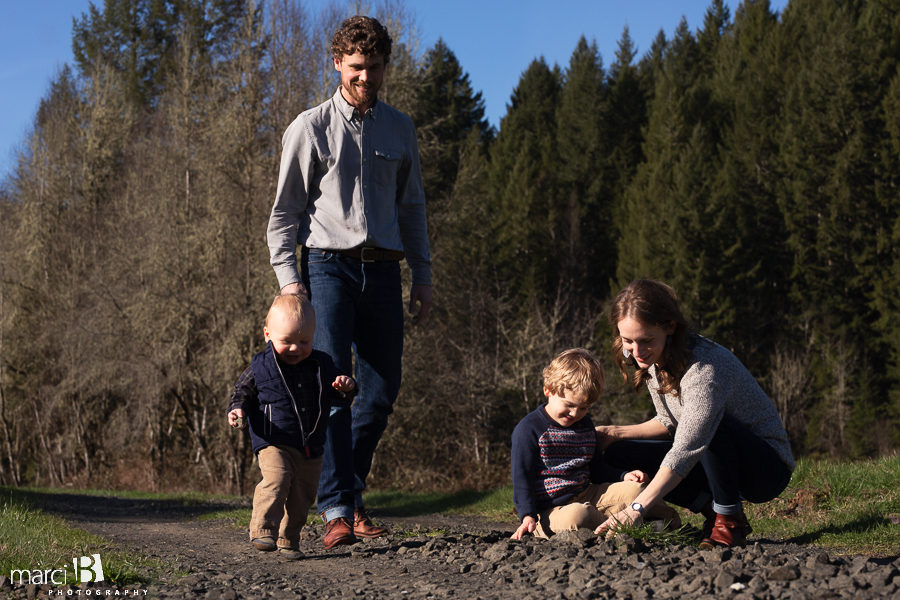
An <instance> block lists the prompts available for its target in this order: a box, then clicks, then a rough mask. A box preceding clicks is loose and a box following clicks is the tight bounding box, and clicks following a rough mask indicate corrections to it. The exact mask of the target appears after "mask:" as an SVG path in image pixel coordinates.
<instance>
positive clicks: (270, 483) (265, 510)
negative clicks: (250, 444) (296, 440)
mask: <svg viewBox="0 0 900 600" xmlns="http://www.w3.org/2000/svg"><path fill="white" fill-rule="evenodd" d="M257 459H258V460H259V470H260V471H262V481H260V482H259V483H258V484H257V486H256V490H255V491H254V492H253V515H252V516H251V517H250V539H251V540H252V539H254V538H258V537H272V538H276V539H277V544H278V546H279V547H280V548H297V547H298V545H299V544H300V529H301V528H302V527H303V526H304V525H305V524H306V516H307V514H308V513H309V508H310V507H311V506H312V504H313V502H314V501H315V499H316V488H317V487H318V485H319V473H321V471H322V458H321V457H319V458H306V457H305V456H304V455H303V453H302V452H300V450H298V449H297V448H288V447H287V446H267V447H265V448H263V449H262V450H260V451H259V453H258V454H257Z"/></svg>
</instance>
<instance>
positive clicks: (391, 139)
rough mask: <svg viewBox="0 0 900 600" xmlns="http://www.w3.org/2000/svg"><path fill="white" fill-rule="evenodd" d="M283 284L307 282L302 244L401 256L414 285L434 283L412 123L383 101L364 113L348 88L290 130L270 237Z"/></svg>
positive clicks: (304, 115) (284, 143) (284, 142)
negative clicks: (348, 96) (300, 267)
mask: <svg viewBox="0 0 900 600" xmlns="http://www.w3.org/2000/svg"><path fill="white" fill-rule="evenodd" d="M267 238H268V244H269V254H270V258H271V263H272V267H273V268H274V269H275V275H276V276H277V277H278V283H279V285H280V286H281V287H284V286H286V285H288V284H290V283H296V282H299V281H300V276H299V274H298V272H297V254H296V251H297V244H301V245H304V246H307V247H309V248H319V249H322V250H346V249H348V248H355V247H357V246H363V245H365V246H373V247H377V248H385V249H388V250H402V251H403V252H405V254H406V261H407V263H409V266H410V268H411V269H412V277H413V283H414V284H423V285H431V256H430V251H429V246H428V228H427V224H426V221H425V192H424V188H423V186H422V172H421V168H420V166H419V148H418V145H417V143H416V130H415V126H414V125H413V122H412V119H410V118H409V117H408V116H406V115H405V114H403V113H401V112H400V111H398V110H397V109H395V108H393V107H391V106H389V105H387V104H385V103H384V102H376V103H375V106H373V107H372V108H371V109H370V110H369V111H367V112H366V114H365V115H360V114H359V111H357V110H356V108H354V107H353V106H351V105H350V104H349V103H348V102H347V101H346V100H345V99H344V97H343V96H342V95H341V90H340V88H338V90H337V92H336V93H335V94H334V96H332V98H331V99H330V100H327V101H325V102H323V103H322V104H320V105H319V106H316V107H315V108H311V109H310V110H307V111H305V112H303V113H302V114H300V116H298V117H297V118H296V119H295V120H294V122H293V123H291V124H290V126H289V127H288V128H287V130H286V131H285V132H284V137H283V138H282V153H281V170H280V172H279V175H278V190H277V192H276V194H275V204H274V205H273V206H272V214H271V215H270V216H269V228H268V231H267Z"/></svg>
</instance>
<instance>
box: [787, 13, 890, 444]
mask: <svg viewBox="0 0 900 600" xmlns="http://www.w3.org/2000/svg"><path fill="white" fill-rule="evenodd" d="M862 4H863V2H847V3H842V4H830V3H826V4H822V3H818V2H810V1H807V0H797V1H795V2H794V3H792V5H791V10H790V11H785V15H784V24H785V33H786V34H787V35H788V36H789V39H790V40H791V41H792V42H793V44H794V48H795V53H794V55H793V60H794V64H793V67H794V69H793V70H792V71H791V72H789V73H788V76H789V79H788V81H789V86H788V88H787V90H786V101H785V119H784V123H783V124H782V127H781V131H782V132H783V138H782V140H781V148H782V155H781V159H782V161H783V162H784V168H785V171H786V172H787V173H788V174H789V178H786V179H785V180H784V185H783V189H782V190H780V193H779V202H780V207H781V211H782V214H783V216H784V219H785V223H786V226H787V232H788V236H789V237H788V243H789V247H790V249H791V253H792V255H793V260H792V273H791V284H792V289H791V296H792V301H793V303H794V306H795V314H803V315H807V316H808V318H809V320H810V321H811V322H812V324H813V327H814V329H813V335H814V336H815V340H816V343H817V344H819V345H820V346H822V347H821V350H820V356H819V360H818V361H817V365H816V379H817V385H818V387H819V389H820V390H822V392H823V393H822V396H821V400H820V402H819V406H818V407H817V411H816V412H817V417H818V418H817V423H818V424H819V425H821V427H814V428H812V429H811V430H810V437H809V443H810V444H811V445H812V446H813V447H819V448H821V449H823V450H829V451H834V450H838V451H841V450H848V449H852V451H853V452H854V453H856V454H869V453H872V452H874V451H876V450H877V448H878V446H879V445H881V444H884V443H885V442H884V441H883V440H884V438H885V436H884V435H882V436H881V439H882V441H879V436H877V435H872V432H871V428H872V427H873V426H874V425H875V424H876V423H877V421H878V420H879V418H880V417H881V416H882V414H883V413H882V411H883V410H884V409H885V406H884V402H885V394H884V382H883V379H882V377H883V375H882V374H883V373H884V372H885V368H886V365H885V363H884V357H885V356H886V355H887V354H888V352H887V350H886V348H885V347H884V346H883V338H881V336H880V335H879V332H877V331H876V330H874V329H873V327H872V325H873V323H874V322H875V321H876V319H877V316H878V315H877V313H875V312H874V310H873V308H874V304H873V293H874V288H873V285H874V283H875V281H876V273H878V272H879V271H880V270H881V269H882V268H884V267H885V265H884V264H882V262H883V259H882V258H881V257H879V254H878V252H877V246H876V240H877V239H878V237H879V236H878V230H879V229H880V228H881V223H883V222H884V216H885V215H884V212H883V206H882V205H881V204H880V203H879V202H878V199H877V193H876V188H877V186H878V180H879V177H878V175H877V173H878V172H879V167H880V165H879V164H878V162H879V161H878V158H877V156H875V155H874V154H873V153H872V151H871V149H872V148H877V147H878V146H879V141H880V138H881V136H882V133H881V132H882V131H883V124H882V122H881V121H880V120H879V119H878V115H879V111H880V102H881V100H880V92H879V79H880V77H881V73H880V71H882V70H883V68H884V67H883V64H882V62H881V60H880V57H877V56H872V54H871V52H872V50H873V49H874V48H876V47H877V44H876V43H875V40H874V39H872V38H871V37H869V36H868V35H867V34H866V32H865V31H864V30H862V29H861V28H860V27H859V23H860V15H861V13H862ZM822 427H824V428H825V429H822ZM829 428H837V430H838V432H837V433H836V434H835V433H832V431H831V430H830V429H829Z"/></svg>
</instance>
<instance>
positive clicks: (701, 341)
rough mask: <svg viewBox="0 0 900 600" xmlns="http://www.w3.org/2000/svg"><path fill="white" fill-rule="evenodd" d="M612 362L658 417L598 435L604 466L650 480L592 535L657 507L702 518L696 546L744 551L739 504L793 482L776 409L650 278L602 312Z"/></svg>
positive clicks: (661, 285)
mask: <svg viewBox="0 0 900 600" xmlns="http://www.w3.org/2000/svg"><path fill="white" fill-rule="evenodd" d="M610 323H611V324H612V326H613V329H614V332H615V336H616V337H615V340H614V342H613V351H614V353H615V360H616V363H617V365H618V367H619V370H620V371H621V372H622V375H623V377H625V379H626V380H627V378H628V375H627V371H626V365H630V366H631V367H634V369H635V372H634V375H633V380H632V383H633V385H634V389H635V391H639V390H640V388H641V387H643V386H644V385H646V386H647V389H648V390H649V391H650V396H651V398H652V400H653V405H654V407H655V409H656V416H655V417H654V418H653V419H651V420H649V421H646V422H644V423H640V424H636V425H622V426H617V425H610V426H600V427H597V428H596V430H597V434H598V438H599V440H598V441H599V443H600V445H601V447H605V448H606V455H605V459H606V461H607V462H608V463H609V464H611V465H615V466H618V467H621V468H623V469H640V470H642V471H644V472H646V473H647V474H648V475H650V476H651V477H652V479H651V480H650V483H649V484H648V485H647V487H646V488H645V489H644V491H643V492H641V493H640V494H639V495H638V497H637V498H636V499H635V501H634V503H632V504H631V505H630V506H629V507H627V508H625V509H624V510H622V511H620V512H619V513H617V514H615V515H613V516H611V517H610V518H609V519H607V520H606V521H605V522H603V523H602V524H601V525H600V526H599V527H598V528H597V530H596V532H597V533H598V534H603V533H608V532H611V531H614V530H615V529H616V527H617V526H618V524H619V523H623V522H638V521H640V520H641V518H642V517H643V514H644V512H645V511H646V510H647V508H648V507H650V506H653V505H654V504H655V503H656V502H658V501H660V500H662V499H665V500H667V501H669V502H672V503H673V504H677V505H679V506H682V507H685V508H688V509H690V510H692V511H694V512H698V513H702V514H703V515H704V516H705V517H706V521H705V523H704V526H703V540H702V542H701V544H700V546H701V548H712V547H715V546H743V545H745V543H746V539H747V535H748V534H749V533H750V532H751V531H752V529H751V527H750V524H749V523H748V522H747V518H746V516H745V515H744V510H743V504H742V501H744V500H746V501H750V502H767V501H769V500H771V499H773V498H775V497H776V496H778V494H780V493H781V492H782V491H783V490H784V488H785V487H787V484H788V482H789V481H790V478H791V473H792V472H793V470H794V459H793V456H792V454H791V448H790V444H789V443H788V438H787V433H786V432H785V430H784V426H783V425H782V422H781V418H780V417H779V416H778V412H777V410H776V409H775V406H774V404H773V403H772V401H771V400H770V399H769V397H768V396H767V395H766V393H765V392H764V391H763V390H762V388H761V387H760V386H759V384H758V383H757V381H756V380H755V379H754V378H753V376H752V375H751V374H750V373H749V371H747V369H746V368H745V367H744V366H743V365H742V364H741V362H740V361H739V360H738V359H737V357H735V356H734V354H732V353H731V352H729V351H728V350H727V349H725V348H723V347H722V346H720V345H718V344H716V343H715V342H713V341H711V340H708V339H706V338H704V337H702V336H699V335H697V334H694V333H691V332H690V331H689V330H688V326H687V323H686V321H685V319H684V317H683V316H682V313H681V310H680V308H679V305H678V298H677V296H676V294H675V291H674V290H673V289H672V288H671V287H669V286H668V285H666V284H664V283H662V282H659V281H654V280H649V279H641V280H636V281H633V282H632V283H630V284H629V285H628V286H627V287H625V288H624V289H623V290H622V291H621V292H619V294H618V295H617V296H616V298H615V301H614V304H613V307H612V309H611V313H610Z"/></svg>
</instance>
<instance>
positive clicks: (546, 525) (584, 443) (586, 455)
mask: <svg viewBox="0 0 900 600" xmlns="http://www.w3.org/2000/svg"><path fill="white" fill-rule="evenodd" d="M543 377H544V395H545V396H546V397H547V403H546V404H544V405H541V406H539V407H538V408H537V409H536V410H534V411H533V412H531V413H530V414H528V415H526V416H525V418H523V419H522V420H521V421H520V422H519V424H518V425H516V428H515V429H514V430H513V435H512V457H511V458H512V478H513V503H514V504H515V507H516V511H517V512H518V514H519V518H520V519H521V521H522V523H521V525H519V527H518V529H516V531H515V533H513V535H512V538H513V539H516V540H518V539H521V537H522V536H523V535H524V534H526V533H533V534H534V535H535V536H537V537H543V538H547V537H549V536H551V535H553V534H554V533H555V532H558V531H563V530H566V529H572V530H575V529H579V528H583V527H584V528H588V529H591V530H593V529H595V528H596V527H597V526H598V525H600V523H602V522H603V521H605V520H606V519H607V517H609V516H610V515H614V514H616V513H617V512H619V511H620V510H622V509H624V508H625V507H626V506H628V505H629V504H630V503H631V502H633V501H634V499H635V498H636V497H637V495H638V494H639V493H640V491H641V489H642V487H643V486H642V485H641V484H642V482H644V481H646V475H645V474H644V473H643V472H641V471H631V472H629V473H622V472H621V471H619V470H617V469H614V468H613V467H610V466H609V465H607V464H605V463H604V462H603V460H602V456H601V452H600V448H599V447H598V446H597V435H596V431H595V430H594V424H593V423H592V422H591V418H590V417H589V416H588V414H587V413H588V409H589V408H590V407H591V406H592V405H593V404H594V403H595V402H596V401H597V400H598V399H599V398H600V394H601V393H602V391H603V385H604V374H603V366H602V365H601V364H600V362H599V361H598V360H597V358H596V357H595V356H594V355H593V354H592V353H591V352H589V351H588V350H585V349H584V348H573V349H570V350H565V351H564V352H562V353H561V354H560V355H559V356H557V357H556V358H555V359H553V362H551V363H550V365H549V366H548V367H547V368H545V369H544V372H543ZM612 482H616V483H612ZM647 512H648V514H647V517H648V518H651V519H652V518H656V519H664V520H666V521H669V523H670V527H679V526H680V519H679V517H678V513H677V512H675V510H674V509H672V508H671V507H669V506H667V505H665V504H664V503H662V502H660V503H658V506H654V507H652V508H650V509H648V511H647Z"/></svg>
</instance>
